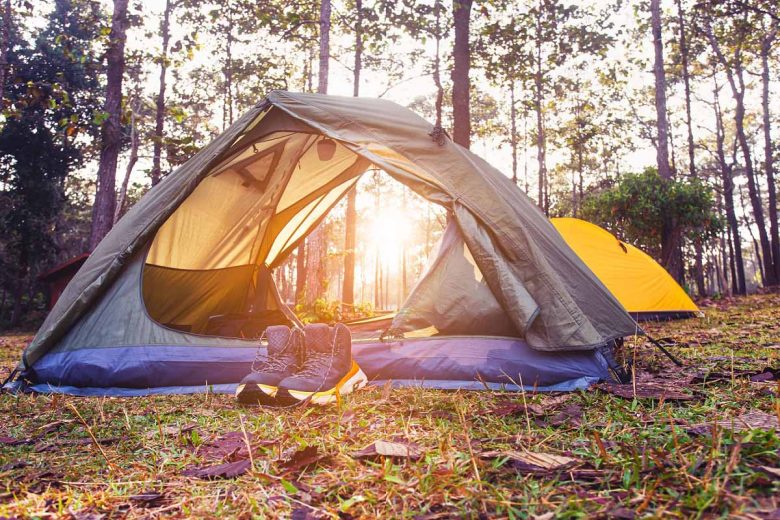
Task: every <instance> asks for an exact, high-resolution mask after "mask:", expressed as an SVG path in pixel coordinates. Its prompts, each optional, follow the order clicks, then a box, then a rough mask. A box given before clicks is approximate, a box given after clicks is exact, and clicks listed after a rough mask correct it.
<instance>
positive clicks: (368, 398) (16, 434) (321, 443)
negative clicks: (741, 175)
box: [0, 295, 780, 519]
mask: <svg viewBox="0 0 780 520" xmlns="http://www.w3.org/2000/svg"><path fill="white" fill-rule="evenodd" d="M706 311H707V317H706V318H703V319H697V320H687V321H680V322H675V323H667V324H655V325H651V326H649V327H648V328H649V329H650V330H651V331H652V332H653V333H654V334H655V335H656V336H658V337H674V338H675V339H676V340H677V341H679V342H681V343H685V344H687V346H678V347H673V348H672V349H673V350H674V351H675V353H676V354H678V355H679V356H680V357H681V358H683V359H684V360H685V362H686V365H687V366H686V368H685V369H684V370H675V369H672V367H671V365H670V364H669V363H668V362H667V361H666V359H665V358H663V357H662V356H661V355H659V354H658V353H657V351H655V350H654V349H653V348H652V347H650V346H648V345H647V344H645V342H644V341H641V340H640V341H637V342H636V343H631V344H630V345H628V346H627V352H626V353H627V354H628V355H629V356H631V357H633V356H636V359H637V362H638V367H639V372H638V374H639V376H640V377H639V378H638V383H637V391H641V390H642V389H643V388H647V387H650V388H652V389H654V390H653V391H658V389H659V388H661V391H662V393H663V391H664V390H663V389H664V385H666V388H667V390H668V388H669V387H671V388H673V389H675V390H681V391H683V392H684V393H689V394H691V395H692V396H693V397H694V398H693V399H691V400H685V401H673V400H671V399H631V398H628V399H626V398H621V397H618V396H616V395H613V394H610V393H607V392H605V391H602V390H598V389H592V390H590V391H587V392H579V393H574V394H569V395H565V396H549V395H545V396H543V395H533V394H527V395H525V396H521V395H517V394H501V393H488V392H473V393H468V392H440V391H431V390H413V389H405V390H392V391H391V390H390V389H389V388H372V389H368V390H365V391H362V392H360V393H359V394H356V395H354V396H351V397H350V398H348V399H347V400H345V401H344V402H342V403H341V404H340V405H339V406H332V407H329V408H298V409H292V410H282V411H278V410H269V409H249V408H240V407H238V406H236V403H235V402H234V401H233V399H231V398H230V397H229V396H215V395H197V396H173V397H148V398H132V399H114V398H111V399H99V398H71V397H63V396H43V395H18V396H14V395H0V416H1V417H2V418H3V421H2V424H0V437H5V439H4V440H0V482H1V484H0V517H3V516H8V517H14V516H18V517H30V518H50V517H66V518H67V517H72V518H77V519H87V518H89V519H92V518H101V517H103V518H112V517H156V516H171V517H193V516H195V517H214V516H220V517H253V516H254V517H282V518H287V517H290V516H293V517H295V518H336V517H345V518H390V517H392V518H449V517H491V518H492V517H509V518H533V517H537V518H569V517H583V516H588V517H604V518H633V517H642V516H650V517H661V516H663V517H666V516H678V517H685V518H691V517H706V518H709V517H725V516H733V517H740V516H741V517H743V518H770V517H771V518H778V517H780V516H778V515H780V512H779V510H778V508H780V503H779V502H780V499H779V498H778V497H780V493H779V492H780V484H778V476H777V474H775V475H773V474H772V469H773V468H775V471H777V472H778V473H780V470H777V469H776V468H778V467H780V462H779V461H778V450H779V449H780V439H779V438H778V433H777V431H775V429H774V428H773V425H774V424H776V423H772V421H771V420H772V419H773V418H777V417H780V400H779V399H778V392H779V391H780V383H779V382H778V381H776V380H775V381H765V382H753V381H751V379H750V373H754V374H755V373H758V372H761V371H762V369H764V368H766V367H773V368H775V369H777V368H780V361H778V356H780V325H779V324H778V318H780V297H778V296H777V295H764V296H755V297H749V298H745V299H740V300H732V301H719V302H710V304H709V306H708V307H707V309H706ZM29 339H30V337H29V336H5V337H1V338H0V345H1V347H0V366H4V367H9V366H11V365H12V364H14V363H15V362H16V360H17V359H18V356H19V354H20V351H21V349H22V347H23V346H24V345H25V344H26V343H27V342H28V341H29ZM3 372H4V369H3V368H0V374H2V373H3ZM711 372H718V373H720V379H719V380H717V381H713V382H707V383H706V384H696V381H697V380H695V379H694V377H695V376H696V375H697V374H698V373H711ZM767 377H768V376H766V375H765V376H762V377H754V379H762V378H763V379H766V378H767ZM632 392H633V390H632ZM746 412H763V413H764V415H763V416H759V418H763V419H764V424H757V425H755V426H757V427H755V428H750V427H748V426H747V425H746V424H744V421H742V422H741V421H739V420H736V421H734V420H733V418H734V417H739V416H742V415H744V414H745V413H746ZM754 415H755V414H754ZM748 417H749V418H750V417H752V416H748ZM767 417H768V418H769V419H767ZM724 419H725V420H726V421H727V422H725V423H722V424H721V425H715V424H714V423H715V422H716V421H718V420H724ZM696 425H699V427H698V428H694V426H696ZM708 425H713V426H708ZM228 432H238V433H239V435H238V436H237V437H236V436H235V434H234V436H232V437H230V439H232V441H230V442H237V443H238V444H235V445H231V444H230V443H229V440H223V441H217V442H216V447H215V446H213V445H212V446H211V447H209V446H210V444H214V440H215V439H220V438H221V437H223V436H224V435H225V434H226V433H228ZM244 432H246V434H245V435H244ZM695 432H698V434H697V433H695ZM93 436H94V439H95V440H96V441H97V444H96V442H95V441H94V440H93ZM9 438H10V439H15V440H16V441H23V442H22V443H20V444H16V445H12V444H9V442H11V441H10V439H9ZM236 439H238V441H236ZM242 439H243V440H242ZM376 440H396V441H401V442H405V443H413V444H415V445H416V446H419V447H420V448H421V450H422V456H420V457H418V458H383V457H381V456H380V457H378V458H357V457H356V456H355V452H356V451H357V450H360V449H361V448H364V447H366V446H367V445H369V444H371V443H372V442H374V441H376ZM246 441H248V442H250V443H251V444H252V450H251V452H252V457H251V459H252V460H251V466H252V467H251V469H250V471H249V472H247V473H245V474H243V475H242V476H239V477H237V478H233V479H219V480H203V479H199V478H194V477H187V476H184V475H183V473H184V472H185V471H186V470H187V469H188V468H191V467H203V466H209V465H213V464H217V463H220V462H226V461H227V462H229V461H236V460H241V459H242V458H247V451H248V450H247V449H246V447H245V444H246ZM242 443H243V447H242ZM310 446H314V447H316V448H317V450H316V452H315V450H312V449H309V450H307V451H306V452H300V451H299V450H301V449H302V448H304V447H310ZM218 448H219V449H218ZM223 448H224V449H223ZM413 451H414V450H413ZM529 451H530V452H533V453H542V454H551V455H558V456H563V457H566V459H552V458H549V457H547V458H545V456H542V460H541V462H540V461H537V463H538V464H540V465H541V466H540V465H534V464H527V463H526V462H523V460H524V459H523V456H524V454H525V455H527V452H529ZM296 452H298V454H297V455H296ZM220 459H221V460H220ZM545 461H546V462H545ZM545 464H548V467H547V469H545V468H544V467H543V466H544V465H545ZM771 515H775V516H771Z"/></svg>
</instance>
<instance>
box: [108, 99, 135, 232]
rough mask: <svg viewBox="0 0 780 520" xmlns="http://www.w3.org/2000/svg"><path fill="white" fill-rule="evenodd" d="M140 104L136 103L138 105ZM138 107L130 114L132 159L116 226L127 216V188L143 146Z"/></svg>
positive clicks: (125, 180) (129, 159)
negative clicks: (140, 136)
mask: <svg viewBox="0 0 780 520" xmlns="http://www.w3.org/2000/svg"><path fill="white" fill-rule="evenodd" d="M138 104H139V103H136V105H138ZM137 109H138V106H136V107H133V108H132V109H131V113H130V157H129V158H128V160H127V168H126V169H125V178H124V179H123V180H122V187H121V188H120V189H119V194H118V197H117V203H116V211H115V212H114V224H116V222H117V221H118V220H119V219H120V218H121V217H122V215H124V214H125V211H126V210H127V208H126V207H125V206H126V204H127V187H128V185H129V184H130V176H131V175H132V173H133V168H134V167H135V164H136V163H137V162H138V147H139V145H140V144H141V143H140V141H141V140H140V139H139V137H138V128H137V125H136V110H137Z"/></svg>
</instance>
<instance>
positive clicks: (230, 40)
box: [225, 5, 233, 126]
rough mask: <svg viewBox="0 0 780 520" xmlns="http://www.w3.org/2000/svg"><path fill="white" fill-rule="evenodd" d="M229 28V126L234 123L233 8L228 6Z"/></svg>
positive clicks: (226, 71)
mask: <svg viewBox="0 0 780 520" xmlns="http://www.w3.org/2000/svg"><path fill="white" fill-rule="evenodd" d="M227 15H228V30H227V41H226V42H225V93H226V99H225V104H226V105H227V111H226V112H227V123H228V124H227V126H231V125H232V124H233V10H232V9H231V8H230V5H228V6H227Z"/></svg>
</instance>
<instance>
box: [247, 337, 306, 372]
mask: <svg viewBox="0 0 780 520" xmlns="http://www.w3.org/2000/svg"><path fill="white" fill-rule="evenodd" d="M266 331H267V329H266V330H264V331H263V334H262V335H261V336H260V343H262V342H263V340H265V341H268V337H267V336H266ZM298 334H299V331H298V329H297V328H294V329H292V330H291V331H290V337H289V338H287V343H286V344H285V345H284V347H283V348H282V350H280V351H279V354H284V353H285V352H286V351H287V349H288V348H291V347H293V345H294V344H295V342H296V340H297V339H298ZM266 352H267V349H266ZM286 368H287V364H286V363H285V362H284V361H282V360H280V359H279V358H277V357H273V358H272V357H270V356H268V355H263V350H262V348H258V349H257V352H256V353H255V359H254V361H252V368H251V370H252V372H255V373H257V372H280V371H282V370H285V369H286Z"/></svg>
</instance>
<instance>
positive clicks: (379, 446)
mask: <svg viewBox="0 0 780 520" xmlns="http://www.w3.org/2000/svg"><path fill="white" fill-rule="evenodd" d="M422 454H423V451H422V448H420V447H419V446H418V445H417V444H414V443H411V442H393V441H383V440H378V441H374V442H372V443H371V444H369V445H368V446H366V447H365V448H363V449H362V450H358V451H355V452H353V453H352V454H351V456H352V457H353V458H355V459H365V458H373V457H380V456H381V457H398V458H406V459H419V458H420V457H422Z"/></svg>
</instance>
